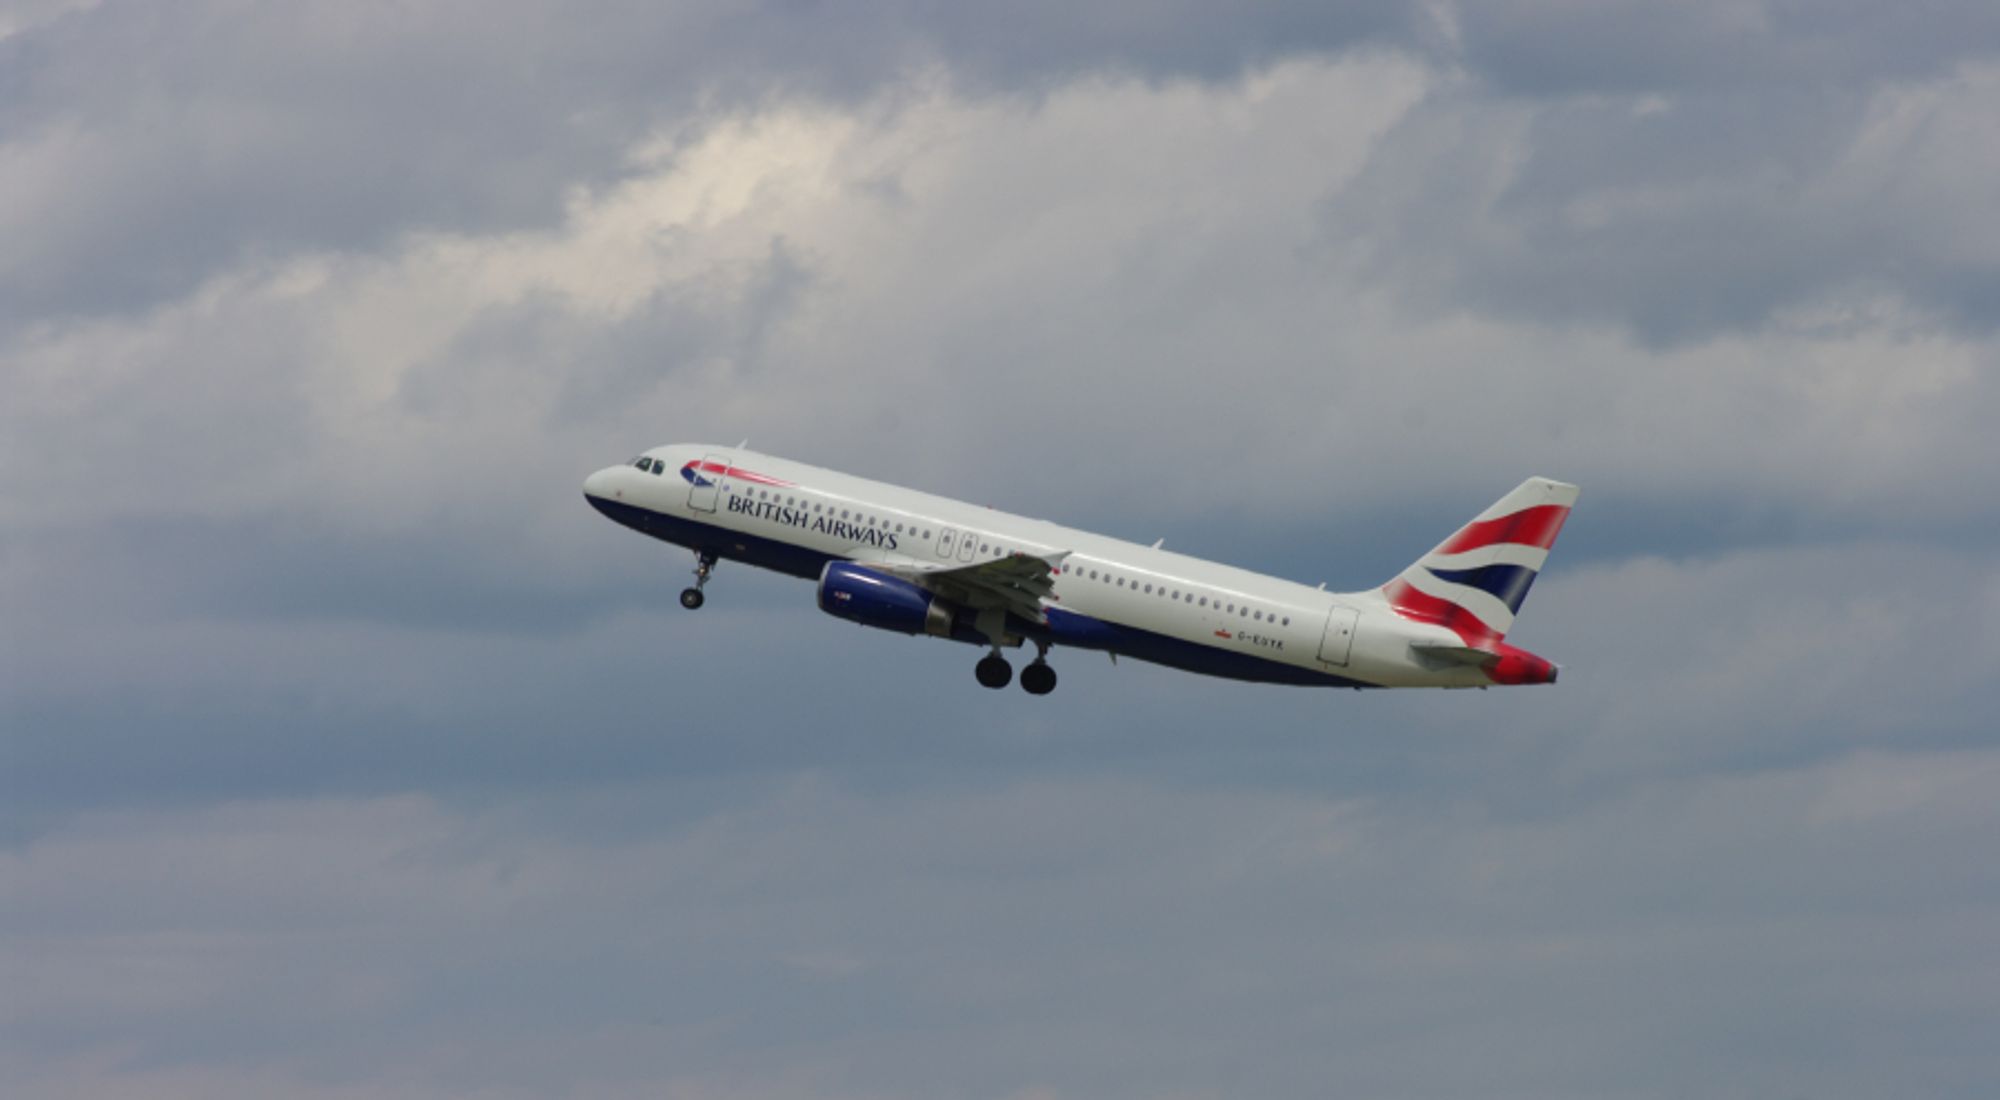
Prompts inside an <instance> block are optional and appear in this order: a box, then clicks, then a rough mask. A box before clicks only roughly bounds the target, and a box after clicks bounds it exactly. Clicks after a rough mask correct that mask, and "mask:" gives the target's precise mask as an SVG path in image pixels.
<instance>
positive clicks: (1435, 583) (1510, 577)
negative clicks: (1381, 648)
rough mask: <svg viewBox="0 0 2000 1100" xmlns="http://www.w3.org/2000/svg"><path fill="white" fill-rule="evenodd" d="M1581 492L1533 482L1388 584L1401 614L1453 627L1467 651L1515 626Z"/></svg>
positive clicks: (1539, 479)
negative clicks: (1516, 619)
mask: <svg viewBox="0 0 2000 1100" xmlns="http://www.w3.org/2000/svg"><path fill="white" fill-rule="evenodd" d="M1579 492H1580V490H1579V489H1578V488H1577V487H1576V486H1574V485H1566V484H1564V483H1563V482H1560V481H1550V480H1549V479H1548V478H1545V477H1531V478H1529V479H1528V480H1526V481H1524V482H1522V483H1521V484H1520V485H1518V486H1516V487H1515V489H1514V491H1513V492H1511V493H1508V494H1507V495H1506V496H1504V497H1501V498H1500V499H1499V501H1497V502H1496V503H1495V504H1494V505H1493V507H1491V508H1488V509H1486V510H1485V511H1484V512H1481V513H1479V514H1478V515H1477V516H1475V517H1473V520H1472V522H1471V523H1468V524H1466V525H1465V526H1463V527H1461V528H1459V529H1458V533H1456V534H1454V535H1452V536H1451V537H1450V538H1448V539H1446V540H1444V541H1443V542H1441V543H1439V544H1438V545H1437V549H1435V550H1432V551H1431V552H1430V553H1428V554H1425V555H1424V556H1423V557H1421V558H1418V559H1417V560H1416V563H1415V564H1413V565H1411V566H1410V567H1409V568H1408V569H1405V570H1403V571H1402V572H1401V573H1399V574H1397V576H1396V579H1395V580H1392V581H1390V582H1389V583H1388V584H1385V585H1383V586H1382V594H1383V595H1384V596H1386V597H1388V600H1389V605H1390V606H1391V607H1393V608H1395V609H1396V613H1397V614H1398V615H1401V616H1403V617H1404V618H1406V619H1415V620H1417V621H1419V622H1428V623H1436V624H1438V625H1440V626H1445V627H1449V628H1451V629H1452V630H1453V631H1454V632H1456V633H1457V634H1458V636H1459V637H1460V638H1461V639H1463V640H1464V641H1465V644H1466V645H1468V646H1475V647H1478V648H1481V649H1484V648H1488V647H1490V646H1493V645H1496V644H1498V643H1499V641H1500V639H1501V638H1503V637H1505V636H1506V634H1507V631H1508V629H1509V628H1511V627H1512V626H1513V625H1514V616H1515V615H1516V614H1517V613H1519V612H1520V610H1521V601H1522V600H1525V599H1527V598H1528V588H1529V586H1530V585H1532V584H1534V583H1535V576H1536V574H1537V573H1539V572H1540V571H1541V568H1542V563H1543V562H1545V561H1547V560H1548V557H1549V547H1551V546H1554V545H1555V543H1556V534H1557V533H1558V532H1560V531H1561V530H1562V525H1563V521H1564V520H1566V519H1568V518H1569V510H1570V506H1571V505H1574V504H1575V503H1576V498H1577V494H1578V493H1579Z"/></svg>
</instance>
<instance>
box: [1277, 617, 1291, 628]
mask: <svg viewBox="0 0 2000 1100" xmlns="http://www.w3.org/2000/svg"><path fill="white" fill-rule="evenodd" d="M1278 625H1280V626H1290V625H1292V617H1291V616H1290V615H1287V616H1285V621H1284V622H1282V623H1279V624H1278Z"/></svg>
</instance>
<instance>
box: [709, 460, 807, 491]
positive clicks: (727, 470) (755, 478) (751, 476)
mask: <svg viewBox="0 0 2000 1100" xmlns="http://www.w3.org/2000/svg"><path fill="white" fill-rule="evenodd" d="M704 474H709V475H713V476H715V477H733V478H735V479H737V480H738V481H748V482H751V483H752V484H756V485H776V486H780V487H784V488H789V487H790V486H791V484H792V483H791V482H789V481H780V480H779V479H777V478H775V477H769V476H767V475H764V474H760V473H755V472H753V471H750V470H746V469H744V468H743V467H741V466H730V465H726V464H724V463H721V462H709V461H706V460H703V459H697V460H695V461H693V462H690V463H688V464H687V465H685V466H682V467H681V478H682V479H683V480H685V481H686V482H687V483H688V484H689V485H694V486H699V487H703V488H706V487H707V486H710V485H713V484H715V482H713V481H711V480H709V478H707V477H704V476H702V475H704Z"/></svg>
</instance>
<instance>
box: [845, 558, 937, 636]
mask: <svg viewBox="0 0 2000 1100" xmlns="http://www.w3.org/2000/svg"><path fill="white" fill-rule="evenodd" d="M819 609H820V610H821V611H824V612H826V613H827V614H829V615H833V616H837V617H839V618H842V619H846V620H847V621H849V622H855V623H860V624H861V625H862V626H872V627H877V628H879V629H882V630H895V631H899V632H901V633H904V634H935V635H938V636H939V637H944V638H948V637H950V636H951V633H952V629H951V620H952V614H951V608H950V607H949V606H947V605H945V604H944V603H942V602H941V601H939V600H938V598H937V597H936V596H933V595H931V594H930V593H929V592H926V591H925V590H923V589H922V588H919V587H917V586H916V585H914V584H911V583H910V582H909V581H906V580H903V579H902V578H900V577H892V576H889V575H888V574H886V573H877V572H875V571H874V570H872V569H868V568H864V567H862V566H859V565H855V564H853V563H852V562H844V561H830V562H827V563H826V568H825V569H823V570H821V571H820V574H819Z"/></svg>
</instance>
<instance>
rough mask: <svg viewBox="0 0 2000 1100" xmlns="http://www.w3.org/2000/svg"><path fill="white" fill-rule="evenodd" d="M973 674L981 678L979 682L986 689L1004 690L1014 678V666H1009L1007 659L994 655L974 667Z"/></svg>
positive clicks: (984, 658)
mask: <svg viewBox="0 0 2000 1100" xmlns="http://www.w3.org/2000/svg"><path fill="white" fill-rule="evenodd" d="M972 674H973V675H974V676H977V677H979V682H980V683H981V684H982V685H984V686H986V687H990V688H1003V687H1006V686H1007V682H1008V681H1009V680H1012V679H1013V678H1014V666H1013V665H1010V664H1008V663H1007V659H1006V658H1004V657H1002V656H1000V655H999V654H998V653H994V654H991V655H989V656H986V657H983V658H981V659H980V661H979V663H978V664H976V665H974V666H973V667H972Z"/></svg>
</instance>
